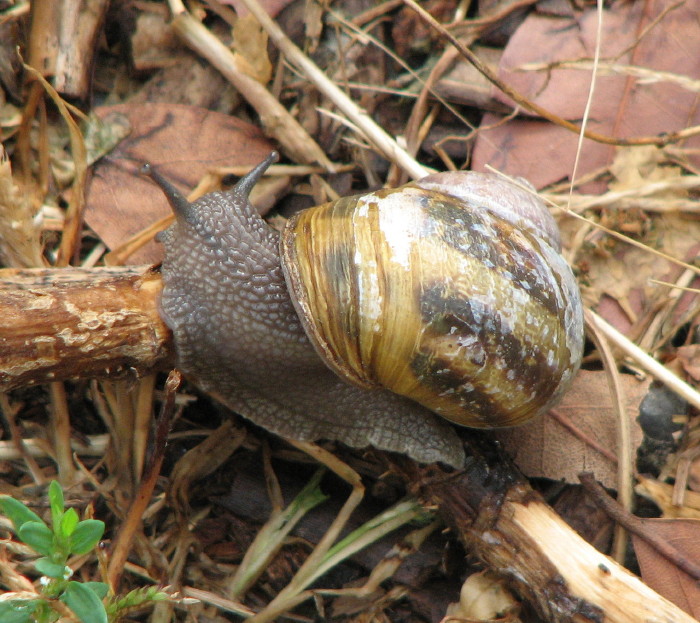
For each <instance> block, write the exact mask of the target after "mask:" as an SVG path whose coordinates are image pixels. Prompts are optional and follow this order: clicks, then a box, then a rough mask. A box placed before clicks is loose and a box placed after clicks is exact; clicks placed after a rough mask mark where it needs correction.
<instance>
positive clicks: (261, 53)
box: [233, 13, 272, 84]
mask: <svg viewBox="0 0 700 623" xmlns="http://www.w3.org/2000/svg"><path fill="white" fill-rule="evenodd" d="M233 49H234V51H235V56H236V57H237V59H238V61H239V62H240V67H241V68H242V69H244V70H245V72H246V73H247V74H248V75H249V76H250V77H251V78H255V79H256V80H257V81H258V82H259V83H260V84H267V83H268V82H269V81H270V79H271V78H272V63H271V62H270V58H269V56H268V55H267V33H266V32H265V31H264V30H263V29H262V26H260V24H259V23H258V20H256V19H255V17H253V16H252V15H251V14H250V13H249V14H248V15H246V16H245V17H241V18H240V19H238V20H237V21H236V24H235V25H234V27H233Z"/></svg>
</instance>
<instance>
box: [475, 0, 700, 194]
mask: <svg viewBox="0 0 700 623" xmlns="http://www.w3.org/2000/svg"><path fill="white" fill-rule="evenodd" d="M664 11H667V12H666V13H665V14H663V13H664ZM662 14H663V15H662ZM654 20H658V22H656V23H654ZM596 27H597V15H596V10H595V8H594V7H589V8H587V9H585V10H584V11H583V12H581V13H577V14H575V15H572V16H551V15H542V14H539V13H533V14H532V15H530V16H529V17H528V18H527V19H526V20H525V22H523V24H522V25H521V26H520V27H519V28H518V30H517V31H516V33H515V34H514V35H513V37H511V39H510V41H509V42H508V45H507V46H506V49H505V52H504V54H503V56H502V57H501V65H500V73H499V75H500V77H501V78H502V79H503V80H505V81H506V82H508V83H509V84H511V85H512V86H514V87H515V88H516V89H517V90H518V91H519V92H520V93H522V94H523V95H525V96H526V97H528V98H529V99H531V100H534V101H535V102H537V103H538V104H540V105H541V106H544V107H545V108H547V109H549V110H550V111H551V112H554V113H556V114H558V115H559V116H561V117H564V118H566V119H569V120H572V121H576V122H578V121H579V120H580V119H581V118H582V117H583V113H584V108H585V103H586V98H587V97H588V89H589V84H590V76H591V69H590V63H587V64H586V65H585V66H581V67H577V68H559V67H558V68H554V69H551V71H547V70H545V69H540V70H538V71H535V70H523V69H522V68H523V67H526V66H530V67H532V66H533V65H534V66H539V67H542V66H549V65H550V64H553V63H560V62H567V61H579V60H581V59H592V58H593V54H594V49H595V42H596ZM647 28H649V30H648V31H645V29H647ZM635 44H636V45H635ZM698 49H700V26H699V24H698V20H697V4H696V3H693V2H680V3H676V2H675V0H649V1H647V2H616V3H615V4H614V5H613V6H612V7H611V8H610V9H607V10H605V11H604V12H603V34H602V49H601V58H602V59H604V60H605V61H606V63H607V65H608V66H610V65H611V64H614V65H615V67H617V68H618V69H607V70H603V69H601V71H600V73H599V76H598V79H597V83H596V90H595V94H594V97H593V107H592V109H591V114H590V123H589V125H588V128H589V129H590V130H595V131H597V132H602V133H605V134H610V135H614V136H620V137H631V136H650V135H656V134H661V133H666V132H673V131H676V130H681V129H683V128H686V127H689V126H692V125H697V124H700V107H699V106H698V95H697V93H696V92H693V91H692V90H688V89H686V88H684V86H683V85H682V84H681V83H680V80H678V79H676V76H686V77H688V78H690V79H694V80H697V79H699V78H700V54H698V53H697V50H698ZM606 63H604V66H605V64H606ZM630 65H632V66H636V67H642V68H644V69H645V70H657V71H659V72H669V74H668V75H666V76H659V75H657V76H656V77H654V76H653V75H648V74H647V75H646V76H645V78H646V79H637V78H634V77H632V76H631V75H630V73H629V72H632V71H634V70H626V69H625V68H624V66H630ZM615 72H622V73H615ZM625 72H627V73H625ZM494 97H497V98H500V99H501V100H502V101H508V100H507V98H505V96H503V95H502V94H500V93H494ZM511 104H512V102H511ZM500 119H501V117H499V116H497V115H493V114H487V115H486V116H485V117H484V119H483V122H482V126H483V128H484V129H482V131H481V132H480V134H479V136H478V138H477V141H476V145H475V148H474V156H473V168H475V169H477V170H479V169H482V168H483V167H484V166H485V165H486V164H490V165H492V166H494V167H496V168H497V169H499V170H501V171H504V172H506V173H509V174H511V175H521V176H523V177H526V178H527V179H529V180H530V181H531V182H532V183H533V184H534V185H535V186H536V187H538V188H542V187H544V186H547V185H548V184H551V183H553V182H556V181H558V180H563V179H567V178H569V177H570V175H571V172H572V170H573V164H574V158H575V154H576V145H577V141H578V136H577V135H576V134H573V133H572V132H570V131H568V130H565V129H562V128H560V127H558V126H555V125H553V124H552V123H549V122H544V121H539V120H532V119H516V120H513V121H510V122H508V123H505V124H501V125H498V124H496V127H494V128H493V129H490V130H488V129H485V128H488V127H489V126H491V125H492V124H494V123H496V122H498V121H499V120H500ZM698 146H700V138H699V137H697V136H696V137H694V138H692V139H690V140H689V141H688V142H686V143H685V144H684V147H687V148H690V147H696V148H697V147H698ZM613 154H614V148H613V147H611V146H607V145H603V144H600V143H594V142H593V141H590V140H586V141H584V146H583V151H582V154H581V160H580V165H579V167H580V168H579V171H578V174H579V175H583V174H584V173H586V172H589V171H593V170H596V169H599V168H600V167H603V166H606V165H609V164H610V162H611V161H612V158H613ZM694 157H695V158H696V163H697V162H700V158H699V157H698V156H697V155H696V156H694Z"/></svg>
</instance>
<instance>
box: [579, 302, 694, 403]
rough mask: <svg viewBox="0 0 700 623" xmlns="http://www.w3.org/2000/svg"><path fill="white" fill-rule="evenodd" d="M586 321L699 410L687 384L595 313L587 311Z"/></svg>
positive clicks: (692, 391) (692, 392)
mask: <svg viewBox="0 0 700 623" xmlns="http://www.w3.org/2000/svg"><path fill="white" fill-rule="evenodd" d="M586 320H587V321H588V322H589V323H590V324H592V325H593V326H594V327H595V328H596V329H598V331H600V332H601V333H603V334H604V335H605V336H607V337H608V338H609V339H610V341H611V343H612V344H614V345H615V346H617V347H618V348H619V349H620V350H622V351H623V352H624V353H625V354H626V355H627V356H628V357H631V358H632V359H633V360H634V361H635V362H636V363H637V364H639V365H640V366H641V367H642V368H644V369H645V370H646V371H647V372H649V373H650V374H651V375H652V376H653V377H654V378H655V379H656V380H658V381H661V382H662V383H663V384H664V385H666V387H668V388H669V389H671V390H673V391H674V392H676V393H677V394H678V395H679V396H681V397H683V398H684V399H685V400H687V401H688V402H689V403H690V404H692V405H693V406H694V407H695V408H696V409H700V394H698V392H697V391H696V390H695V389H693V388H692V387H691V386H690V385H688V383H686V382H685V381H683V380H682V379H680V378H679V377H677V376H676V375H675V374H674V373H673V372H671V371H670V370H669V369H668V368H667V367H666V366H663V365H661V364H660V363H659V362H658V361H656V359H654V358H653V357H650V356H649V355H648V354H647V353H645V352H644V351H643V350H642V349H641V348H639V346H637V345H636V344H635V343H634V342H632V341H631V340H629V339H628V338H627V337H625V336H624V335H622V333H620V332H619V331H618V330H617V329H616V328H615V327H613V326H612V325H609V324H608V323H607V322H605V320H603V319H602V318H601V317H600V316H599V315H598V314H596V313H595V312H592V311H590V310H589V311H587V312H586Z"/></svg>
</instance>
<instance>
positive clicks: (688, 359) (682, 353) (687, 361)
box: [676, 344, 700, 381]
mask: <svg viewBox="0 0 700 623" xmlns="http://www.w3.org/2000/svg"><path fill="white" fill-rule="evenodd" d="M676 358H677V359H678V360H679V362H680V363H681V365H682V366H683V370H685V372H686V373H687V374H688V375H689V376H690V377H692V378H693V379H694V380H695V381H700V345H698V344H691V345H689V346H681V347H680V348H678V349H677V350H676Z"/></svg>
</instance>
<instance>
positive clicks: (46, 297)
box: [0, 266, 170, 391]
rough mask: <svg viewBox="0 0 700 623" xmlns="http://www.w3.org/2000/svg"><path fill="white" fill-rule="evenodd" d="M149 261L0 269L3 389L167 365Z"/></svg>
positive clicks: (156, 283)
mask: <svg viewBox="0 0 700 623" xmlns="http://www.w3.org/2000/svg"><path fill="white" fill-rule="evenodd" d="M161 287H162V286H161V280H160V274H159V273H157V272H155V271H152V270H150V269H149V267H148V266H139V267H119V268H96V269H79V268H66V269H28V270H16V269H5V270H0V391H9V390H11V389H14V388H17V387H22V386H26V385H33V384H37V383H49V382H53V381H60V380H67V379H71V378H90V377H99V376H123V375H125V374H134V375H137V376H140V375H142V374H146V373H148V372H150V371H152V370H153V369H155V368H157V367H164V366H165V365H167V359H168V353H169V348H168V347H169V340H170V332H169V330H168V328H167V327H166V326H165V324H164V323H163V321H162V320H161V319H160V316H159V315H158V309H157V300H158V294H159V293H160V290H161Z"/></svg>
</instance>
